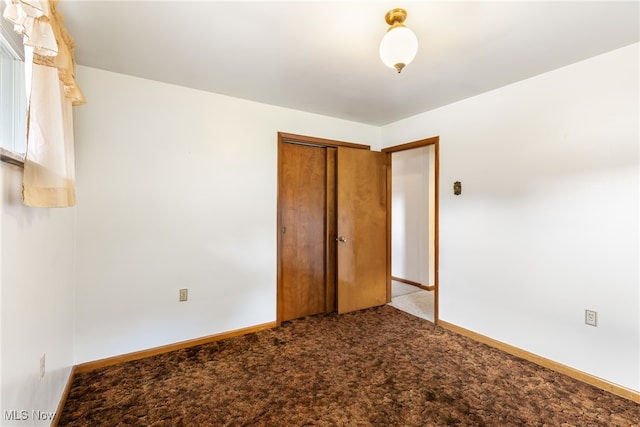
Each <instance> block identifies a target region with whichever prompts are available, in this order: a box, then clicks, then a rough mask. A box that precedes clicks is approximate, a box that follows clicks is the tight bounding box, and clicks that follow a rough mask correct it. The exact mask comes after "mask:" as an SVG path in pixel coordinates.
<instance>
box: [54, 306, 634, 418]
mask: <svg viewBox="0 0 640 427" xmlns="http://www.w3.org/2000/svg"><path fill="white" fill-rule="evenodd" d="M639 421H640V405H638V404H636V403H633V402H631V401H628V400H625V399H622V398H619V397H616V396H614V395H612V394H609V393H606V392H604V391H601V390H599V389H597V388H594V387H591V386H589V385H586V384H583V383H581V382H578V381H575V380H573V379H571V378H569V377H566V376H563V375H560V374H558V373H555V372H553V371H550V370H547V369H544V368H541V367H539V366H537V365H534V364H532V363H529V362H527V361H524V360H521V359H518V358H516V357H512V356H510V355H508V354H505V353H503V352H501V351H498V350H495V349H493V348H490V347H488V346H486V345H484V344H480V343H477V342H475V341H473V340H470V339H467V338H465V337H462V336H460V335H457V334H454V333H452V332H449V331H447V330H445V329H442V328H439V327H435V326H434V325H433V324H432V323H429V322H427V321H426V320H423V319H419V318H417V317H414V316H411V315H409V314H407V313H404V312H401V311H399V310H396V309H395V308H392V307H389V306H382V307H378V308H373V309H368V310H363V311H359V312H355V313H350V314H346V315H340V316H338V315H334V314H330V315H320V316H312V317H308V318H305V319H299V320H294V321H291V322H286V323H284V324H283V325H282V327H280V328H275V329H272V330H267V331H262V332H257V333H254V334H249V335H245V336H242V337H237V338H232V339H228V340H224V341H219V342H216V343H211V344H206V345H201V346H198V347H192V348H189V349H183V350H178V351H174V352H171V353H167V354H163V355H159V356H154V357H150V358H147V359H143V360H138V361H134V362H128V363H123V364H120V365H116V366H111V367H107V368H103V369H99V370H96V371H92V372H88V373H82V374H78V375H77V376H76V378H75V380H74V382H73V384H72V387H71V391H70V394H69V398H68V400H67V402H66V405H65V407H64V410H63V413H62V416H61V421H60V424H59V425H61V426H124V425H135V426H224V425H228V426H449V425H454V426H608V427H609V426H632V425H633V426H637V425H638V424H639Z"/></svg>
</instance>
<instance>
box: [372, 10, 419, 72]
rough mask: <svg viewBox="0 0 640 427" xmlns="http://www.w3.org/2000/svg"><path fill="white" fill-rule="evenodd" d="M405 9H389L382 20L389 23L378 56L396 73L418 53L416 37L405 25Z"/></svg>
mask: <svg viewBox="0 0 640 427" xmlns="http://www.w3.org/2000/svg"><path fill="white" fill-rule="evenodd" d="M405 19H407V11H406V10H404V9H391V10H390V11H389V12H387V14H386V15H385V16H384V20H385V21H387V24H389V25H390V27H389V29H388V30H387V34H385V35H384V37H383V38H382V42H381V43H380V58H381V59H382V62H384V65H386V66H387V67H390V68H395V69H396V70H398V73H400V72H401V71H402V69H403V68H404V67H405V66H407V65H408V64H409V63H410V62H411V61H413V58H415V57H416V53H418V38H417V37H416V35H415V34H414V33H413V31H411V30H410V29H408V28H407V27H405V25H404V21H405Z"/></svg>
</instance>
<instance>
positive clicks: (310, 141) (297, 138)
mask: <svg viewBox="0 0 640 427" xmlns="http://www.w3.org/2000/svg"><path fill="white" fill-rule="evenodd" d="M286 143H289V144H302V145H312V146H316V147H322V148H337V147H348V148H356V149H361V150H371V146H370V145H365V144H356V143H352V142H344V141H334V140H331V139H324V138H317V137H313V136H305V135H296V134H292V133H285V132H278V182H277V228H276V235H277V250H276V275H277V277H276V324H277V325H278V326H280V324H281V323H282V317H283V316H282V314H283V302H282V300H283V293H282V233H281V232H280V231H281V229H282V218H281V217H282V211H281V209H282V206H281V201H280V182H281V181H282V175H283V171H282V161H281V160H282V144H286ZM327 240H329V239H327ZM326 243H327V245H329V244H330V243H332V242H329V241H327V242H326ZM327 249H328V248H327ZM328 262H329V261H328ZM334 262H335V261H334ZM388 262H389V261H388Z"/></svg>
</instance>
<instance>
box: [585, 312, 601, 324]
mask: <svg viewBox="0 0 640 427" xmlns="http://www.w3.org/2000/svg"><path fill="white" fill-rule="evenodd" d="M584 323H585V324H587V325H589V326H598V313H597V312H595V311H593V310H585V311H584Z"/></svg>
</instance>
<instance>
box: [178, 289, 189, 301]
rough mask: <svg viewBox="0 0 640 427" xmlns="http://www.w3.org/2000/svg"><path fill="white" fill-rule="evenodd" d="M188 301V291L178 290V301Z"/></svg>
mask: <svg viewBox="0 0 640 427" xmlns="http://www.w3.org/2000/svg"><path fill="white" fill-rule="evenodd" d="M188 299H189V289H186V288H185V289H180V301H186V300H188Z"/></svg>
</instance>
